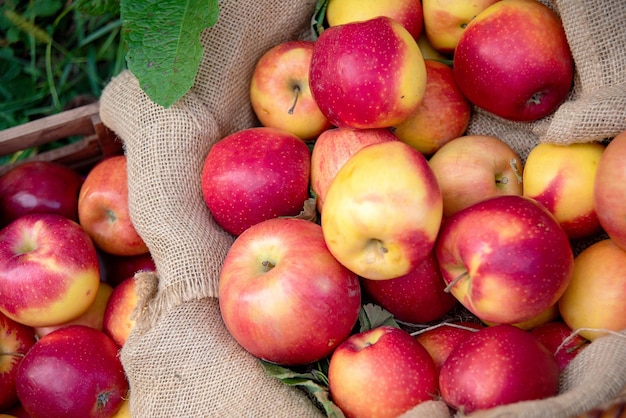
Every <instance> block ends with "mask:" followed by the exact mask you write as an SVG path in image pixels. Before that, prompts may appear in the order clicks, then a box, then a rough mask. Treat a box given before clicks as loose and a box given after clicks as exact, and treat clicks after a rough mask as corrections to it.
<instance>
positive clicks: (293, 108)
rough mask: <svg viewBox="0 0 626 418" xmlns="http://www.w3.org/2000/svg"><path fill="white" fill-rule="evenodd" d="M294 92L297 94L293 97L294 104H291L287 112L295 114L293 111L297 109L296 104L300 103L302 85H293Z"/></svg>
mask: <svg viewBox="0 0 626 418" xmlns="http://www.w3.org/2000/svg"><path fill="white" fill-rule="evenodd" d="M293 93H294V96H295V97H294V98H293V105H291V107H290V108H289V110H288V111H287V113H289V114H290V115H293V112H294V111H295V110H296V104H297V103H298V98H299V97H300V86H299V85H298V84H296V85H295V86H293Z"/></svg>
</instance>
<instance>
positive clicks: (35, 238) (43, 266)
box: [0, 214, 100, 327]
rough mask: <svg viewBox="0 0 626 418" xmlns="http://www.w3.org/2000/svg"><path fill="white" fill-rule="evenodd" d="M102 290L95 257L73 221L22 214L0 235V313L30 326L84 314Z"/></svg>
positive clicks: (41, 325)
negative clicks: (99, 289) (99, 290)
mask: <svg viewBox="0 0 626 418" xmlns="http://www.w3.org/2000/svg"><path fill="white" fill-rule="evenodd" d="M99 285H100V267H99V264H98V255H97V253H96V248H95V247H94V244H93V242H92V241H91V238H89V235H87V233H86V232H85V231H84V230H83V229H82V228H81V227H80V225H78V224H77V223H76V222H74V221H72V220H70V219H68V218H66V217H64V216H61V215H55V214H30V215H24V216H21V217H20V218H18V219H16V220H15V221H13V222H11V223H10V224H9V225H7V226H6V227H4V228H3V229H2V230H0V295H2V297H1V298H0V311H1V312H3V313H4V314H5V315H6V316H8V317H9V318H11V319H13V320H14V321H17V322H20V323H22V324H25V325H29V326H32V327H45V326H51V325H58V324H62V323H64V322H67V321H70V320H72V319H74V318H76V317H78V316H80V315H82V314H83V313H84V312H85V311H86V310H87V309H88V308H89V306H90V305H91V303H92V302H93V301H94V299H95V298H96V294H97V292H98V287H99Z"/></svg>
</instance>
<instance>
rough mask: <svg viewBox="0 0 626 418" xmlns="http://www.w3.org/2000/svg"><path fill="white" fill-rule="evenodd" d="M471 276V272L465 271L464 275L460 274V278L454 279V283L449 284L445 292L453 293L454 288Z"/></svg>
mask: <svg viewBox="0 0 626 418" xmlns="http://www.w3.org/2000/svg"><path fill="white" fill-rule="evenodd" d="M467 276H469V271H467V270H465V271H464V272H463V273H461V274H459V275H458V276H456V277H455V278H454V279H452V281H451V282H450V283H448V285H447V286H446V287H445V288H444V289H443V291H444V292H446V293H450V292H451V291H452V288H453V287H454V286H455V285H456V284H457V283H458V282H459V281H460V280H461V279H464V278H465V277H467Z"/></svg>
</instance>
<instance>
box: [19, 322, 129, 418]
mask: <svg viewBox="0 0 626 418" xmlns="http://www.w3.org/2000/svg"><path fill="white" fill-rule="evenodd" d="M16 385H17V396H18V398H19V400H20V402H21V404H22V406H23V407H24V409H26V411H27V412H28V413H29V414H30V415H31V416H32V417H33V418H37V417H47V418H56V417H59V418H61V417H68V416H76V417H106V416H111V415H113V413H115V412H116V411H117V410H118V409H119V408H120V406H121V404H122V402H123V400H124V398H126V396H127V393H128V381H127V380H126V374H125V373H124V369H123V368H122V363H121V362H120V359H119V357H118V347H117V346H116V345H115V343H114V342H113V340H111V339H110V338H109V337H108V336H107V335H106V334H105V333H104V332H102V331H99V330H97V329H94V328H91V327H86V326H84V325H70V326H68V327H65V328H60V329H58V330H56V331H53V332H51V333H50V334H47V335H46V336H44V337H43V338H41V339H40V340H39V341H37V343H35V345H34V346H33V347H32V348H31V349H30V350H29V351H28V353H27V354H26V356H24V358H23V359H22V362H21V364H20V366H19V368H18V372H17V379H16Z"/></svg>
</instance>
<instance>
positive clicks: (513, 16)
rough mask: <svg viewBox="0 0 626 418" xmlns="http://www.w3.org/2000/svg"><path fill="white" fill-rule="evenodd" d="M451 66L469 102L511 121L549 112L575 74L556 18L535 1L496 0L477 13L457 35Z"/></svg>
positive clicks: (570, 83) (569, 85)
mask: <svg viewBox="0 0 626 418" xmlns="http://www.w3.org/2000/svg"><path fill="white" fill-rule="evenodd" d="M453 69H454V78H455V79H456V82H457V84H458V85H459V88H460V89H461V91H462V92H463V94H464V95H465V96H466V97H467V98H468V99H469V100H470V101H471V102H472V103H473V104H475V105H476V106H478V107H480V108H482V109H484V110H486V111H488V112H491V113H493V114H495V115H497V116H499V117H501V118H504V119H508V120H512V121H526V122H530V121H536V120H538V119H541V118H543V117H545V116H547V115H549V114H550V113H552V112H554V111H555V110H556V108H557V107H558V106H560V105H561V103H563V102H564V101H565V99H566V98H567V95H568V94H569V91H570V88H571V87H572V82H573V78H574V62H573V58H572V54H571V51H570V48H569V45H568V43H567V38H566V36H565V31H564V29H563V25H562V23H561V20H560V18H559V16H558V15H557V14H556V13H555V12H554V11H552V10H551V9H549V8H548V7H547V6H545V5H544V4H542V3H540V2H538V1H536V0H501V1H498V2H495V3H494V4H492V5H491V6H489V7H487V8H486V9H484V10H483V11H482V12H480V13H479V14H478V16H476V17H475V18H474V19H473V20H472V21H470V22H469V24H468V25H467V27H466V28H465V30H464V31H463V33H462V34H461V37H460V38H459V41H458V44H457V46H456V49H455V51H454V65H453Z"/></svg>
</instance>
